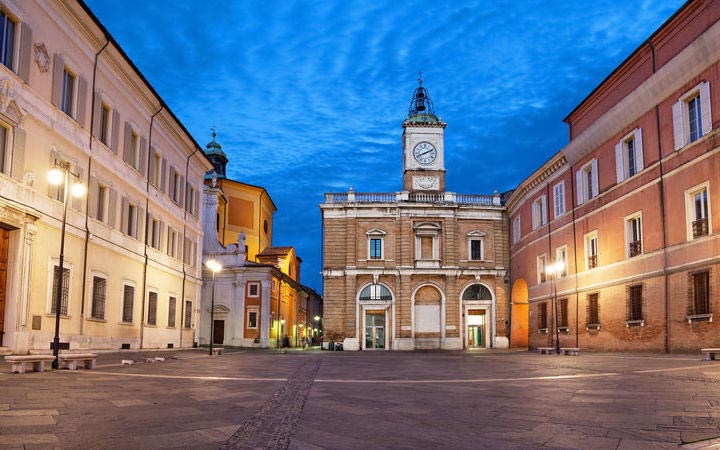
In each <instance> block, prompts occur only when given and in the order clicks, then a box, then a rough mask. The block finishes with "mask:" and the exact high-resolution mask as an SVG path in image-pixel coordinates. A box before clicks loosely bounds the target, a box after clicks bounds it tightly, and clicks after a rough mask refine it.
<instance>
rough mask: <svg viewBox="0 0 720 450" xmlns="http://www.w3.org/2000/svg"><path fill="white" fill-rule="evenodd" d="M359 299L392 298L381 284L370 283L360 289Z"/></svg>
mask: <svg viewBox="0 0 720 450" xmlns="http://www.w3.org/2000/svg"><path fill="white" fill-rule="evenodd" d="M360 300H392V295H390V290H389V289H388V288H386V287H385V286H383V285H382V284H371V285H368V286H365V288H364V289H363V290H362V291H360Z"/></svg>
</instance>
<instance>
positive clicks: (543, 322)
mask: <svg viewBox="0 0 720 450" xmlns="http://www.w3.org/2000/svg"><path fill="white" fill-rule="evenodd" d="M547 327H548V321H547V302H543V303H540V304H539V305H538V329H540V330H547Z"/></svg>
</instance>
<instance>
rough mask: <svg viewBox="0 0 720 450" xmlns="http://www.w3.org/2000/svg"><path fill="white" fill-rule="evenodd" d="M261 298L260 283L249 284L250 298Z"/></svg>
mask: <svg viewBox="0 0 720 450" xmlns="http://www.w3.org/2000/svg"><path fill="white" fill-rule="evenodd" d="M259 296H260V283H248V297H259Z"/></svg>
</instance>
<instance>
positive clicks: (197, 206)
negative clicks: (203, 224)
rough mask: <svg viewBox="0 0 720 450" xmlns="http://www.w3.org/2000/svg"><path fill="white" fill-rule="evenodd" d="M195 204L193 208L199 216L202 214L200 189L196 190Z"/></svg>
mask: <svg viewBox="0 0 720 450" xmlns="http://www.w3.org/2000/svg"><path fill="white" fill-rule="evenodd" d="M193 204H194V205H195V206H194V207H193V210H194V211H195V216H196V217H199V214H200V209H199V208H200V195H199V194H198V191H195V199H194V200H193Z"/></svg>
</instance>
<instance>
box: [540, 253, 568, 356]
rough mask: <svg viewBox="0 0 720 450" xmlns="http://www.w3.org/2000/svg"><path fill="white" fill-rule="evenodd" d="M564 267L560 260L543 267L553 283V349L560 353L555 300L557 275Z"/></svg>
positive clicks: (556, 302) (556, 303)
mask: <svg viewBox="0 0 720 450" xmlns="http://www.w3.org/2000/svg"><path fill="white" fill-rule="evenodd" d="M564 269H565V264H564V263H563V262H562V261H557V262H555V263H553V264H550V265H548V266H547V267H546V268H545V272H546V273H547V274H548V276H550V277H552V285H553V309H554V310H555V351H556V352H557V354H558V355H559V354H560V330H559V323H558V301H557V277H558V275H560V274H561V273H562V271H563V270H564Z"/></svg>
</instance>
